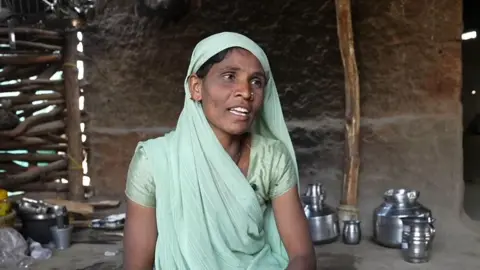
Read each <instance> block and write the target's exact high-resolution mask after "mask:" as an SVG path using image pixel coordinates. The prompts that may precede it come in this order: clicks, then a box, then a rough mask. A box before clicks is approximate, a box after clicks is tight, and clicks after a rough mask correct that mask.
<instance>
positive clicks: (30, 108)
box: [12, 99, 65, 112]
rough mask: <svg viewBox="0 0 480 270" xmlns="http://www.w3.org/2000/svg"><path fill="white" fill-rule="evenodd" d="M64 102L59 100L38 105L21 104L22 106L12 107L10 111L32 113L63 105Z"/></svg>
mask: <svg viewBox="0 0 480 270" xmlns="http://www.w3.org/2000/svg"><path fill="white" fill-rule="evenodd" d="M64 103H65V101H64V100H63V99H59V100H49V101H44V102H42V103H40V104H22V105H16V106H13V107H12V110H14V111H23V110H25V111H32V112H36V111H38V110H42V109H45V108H46V107H48V106H52V105H60V104H64Z"/></svg>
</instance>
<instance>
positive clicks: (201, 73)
mask: <svg viewBox="0 0 480 270" xmlns="http://www.w3.org/2000/svg"><path fill="white" fill-rule="evenodd" d="M233 49H238V47H230V48H226V49H224V50H222V51H220V52H219V53H217V54H215V55H214V56H212V57H210V58H209V59H208V60H207V61H206V62H205V63H203V65H202V66H201V67H200V68H199V69H198V70H197V72H195V74H197V77H199V78H200V79H203V78H205V77H206V76H207V74H208V72H209V71H210V69H211V68H212V67H213V65H215V64H218V63H220V62H222V61H223V59H225V57H226V56H227V54H229V53H230V52H231V51H232V50H233Z"/></svg>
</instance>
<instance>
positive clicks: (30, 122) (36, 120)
mask: <svg viewBox="0 0 480 270" xmlns="http://www.w3.org/2000/svg"><path fill="white" fill-rule="evenodd" d="M63 110H64V107H62V106H57V107H56V108H54V109H53V110H51V111H49V112H47V113H42V114H37V115H34V116H30V117H28V118H27V119H25V121H23V122H21V123H20V124H19V125H18V126H17V127H16V128H14V129H12V130H9V131H0V137H16V136H19V135H21V134H23V133H24V132H25V131H26V130H27V129H28V128H30V127H32V126H34V125H37V124H40V123H43V122H46V121H49V120H52V119H54V118H55V116H57V115H59V114H60V113H62V112H63ZM44 125H45V124H44ZM32 130H33V131H32ZM38 130H42V128H41V127H37V128H36V129H35V127H33V128H31V130H29V131H28V132H30V133H29V134H30V135H34V134H36V133H35V131H36V132H37V133H38Z"/></svg>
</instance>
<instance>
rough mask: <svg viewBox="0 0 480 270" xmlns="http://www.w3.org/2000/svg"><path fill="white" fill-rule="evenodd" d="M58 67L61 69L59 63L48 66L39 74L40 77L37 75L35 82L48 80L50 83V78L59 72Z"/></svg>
mask: <svg viewBox="0 0 480 270" xmlns="http://www.w3.org/2000/svg"><path fill="white" fill-rule="evenodd" d="M60 67H61V65H60V64H59V63H53V64H50V65H49V66H48V68H46V69H45V70H44V71H43V72H42V73H40V75H38V77H37V79H36V80H49V81H51V80H50V78H52V76H53V75H55V73H57V71H59V70H60ZM61 81H63V80H61ZM59 84H60V83H59ZM62 86H63V84H62Z"/></svg>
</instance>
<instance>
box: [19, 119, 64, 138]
mask: <svg viewBox="0 0 480 270" xmlns="http://www.w3.org/2000/svg"><path fill="white" fill-rule="evenodd" d="M63 130H65V122H64V121H62V120H56V121H52V122H47V123H43V124H39V125H36V126H33V127H32V128H30V129H28V130H27V131H26V132H25V135H27V136H38V135H45V134H49V133H56V132H58V131H63Z"/></svg>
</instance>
